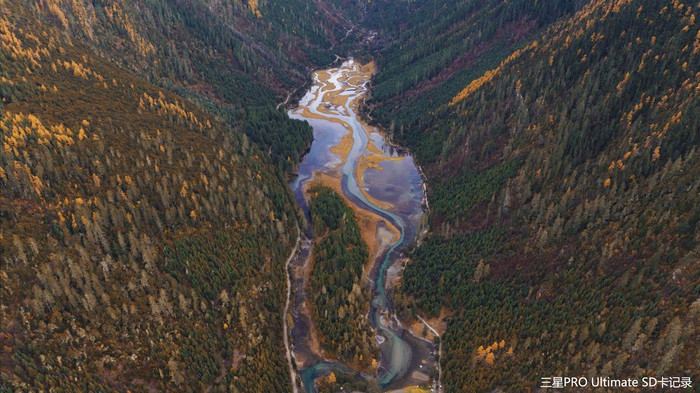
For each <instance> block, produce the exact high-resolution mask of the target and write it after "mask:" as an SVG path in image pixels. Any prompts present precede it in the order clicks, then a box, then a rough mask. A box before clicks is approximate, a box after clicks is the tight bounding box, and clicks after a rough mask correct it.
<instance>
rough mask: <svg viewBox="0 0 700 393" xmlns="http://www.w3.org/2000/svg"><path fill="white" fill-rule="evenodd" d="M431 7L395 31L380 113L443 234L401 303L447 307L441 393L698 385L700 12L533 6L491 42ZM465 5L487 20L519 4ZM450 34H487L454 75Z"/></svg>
mask: <svg viewBox="0 0 700 393" xmlns="http://www.w3.org/2000/svg"><path fill="white" fill-rule="evenodd" d="M439 3H441V2H430V3H429V4H430V5H431V7H433V8H431V9H433V10H435V11H434V12H433V13H421V12H418V11H414V13H415V14H416V17H425V16H426V15H427V16H428V18H427V20H426V21H425V22H424V23H422V24H419V25H412V24H411V23H407V25H408V26H406V27H405V29H404V30H403V31H401V30H400V29H399V31H397V32H395V34H396V39H397V42H396V43H395V44H394V45H393V46H390V47H389V48H388V49H387V50H386V52H385V53H384V54H383V56H384V57H383V58H382V59H381V60H380V64H381V65H382V68H381V70H380V72H379V74H378V75H377V78H376V80H375V85H376V90H375V94H374V99H373V103H372V104H373V105H374V108H373V109H374V110H373V112H371V114H372V115H374V116H376V118H377V119H379V120H380V121H381V122H383V123H384V124H385V125H386V126H387V127H390V129H391V130H393V134H394V137H395V139H397V140H398V141H400V142H402V143H404V144H406V145H408V146H409V147H410V148H411V149H412V150H413V151H414V152H415V154H416V155H417V157H418V159H419V161H420V162H421V164H422V165H423V168H424V169H425V172H426V175H427V177H428V185H429V199H430V201H431V226H432V233H431V235H430V236H429V237H428V238H427V239H426V240H425V242H424V243H423V244H422V245H421V246H420V247H418V248H417V249H416V250H415V251H414V252H413V255H412V262H411V263H410V264H409V265H408V267H407V269H406V271H405V275H404V280H403V283H402V290H401V292H402V295H400V296H399V298H400V299H399V303H400V304H401V306H400V308H402V313H403V315H404V317H405V318H410V316H411V315H412V314H413V313H418V314H420V315H424V316H425V315H428V316H437V315H438V314H439V312H440V311H441V310H443V311H447V314H451V317H449V318H448V323H447V331H446V332H445V334H444V335H443V344H444V349H445V353H444V355H443V357H442V365H443V367H444V383H445V385H446V388H447V391H449V392H483V391H493V390H494V389H496V388H501V389H503V390H505V391H512V392H521V391H525V390H526V389H528V388H535V387H537V386H539V384H540V377H546V376H567V375H582V376H616V377H627V376H629V377H641V376H656V377H661V376H694V377H695V379H697V377H698V374H697V362H698V356H699V354H698V349H699V348H700V343H699V342H698V335H697V326H698V318H699V317H700V314H699V313H700V302H698V296H699V294H700V270H699V269H700V264H698V260H699V259H700V249H699V248H698V247H699V241H700V238H699V237H698V233H700V231H699V230H698V229H699V228H698V227H697V223H698V221H700V206H699V205H698V203H699V201H700V198H698V196H699V194H698V193H699V192H700V182H699V180H698V179H699V177H698V173H700V161H698V155H697V151H696V149H697V145H698V144H699V143H700V124H699V121H700V102H699V97H700V62H699V58H698V55H699V52H700V33H699V31H698V22H697V21H696V16H697V14H698V12H699V11H700V9H699V8H698V7H699V6H698V5H697V4H694V3H692V2H687V4H686V3H684V2H681V1H677V0H676V1H655V2H647V1H631V0H622V1H592V2H590V3H588V4H585V5H584V4H583V3H584V2H578V3H570V2H569V3H570V4H577V8H580V10H579V11H577V12H575V13H573V14H570V13H569V11H571V8H570V7H564V8H561V6H562V4H563V3H562V2H557V1H551V2H547V1H545V2H532V3H533V7H535V8H537V7H539V10H537V11H536V12H535V13H534V14H532V13H531V11H532V10H531V9H530V7H520V8H518V6H516V8H515V9H513V10H512V13H510V14H508V13H506V14H502V18H500V17H499V19H496V20H498V21H503V22H502V23H501V26H502V28H499V27H498V25H495V26H492V25H489V26H492V27H491V28H490V30H489V31H491V33H489V34H490V37H491V38H488V37H489V34H486V32H487V30H484V29H483V28H476V27H475V29H476V30H475V29H471V28H470V25H469V23H470V21H472V19H470V18H466V19H464V18H462V17H459V16H456V18H458V19H459V22H457V21H452V20H451V19H450V16H449V15H452V14H453V13H456V11H454V10H453V9H452V8H449V7H447V3H444V7H442V6H440V4H439ZM464 3H465V4H467V5H470V6H471V8H469V11H464V12H465V13H466V14H467V15H472V16H473V17H474V18H476V19H474V23H477V22H482V21H483V20H482V19H480V18H478V17H476V16H475V15H477V14H476V13H482V14H483V15H501V14H499V12H500V11H505V10H506V9H508V8H507V7H508V6H509V5H512V4H513V3H518V2H510V1H509V2H500V3H501V4H502V5H501V6H493V7H489V6H488V5H486V6H485V7H484V8H483V9H480V8H479V9H475V8H474V7H477V6H476V5H475V4H476V2H473V3H474V4H472V2H464ZM528 3H530V2H528ZM410 6H412V7H420V6H418V5H415V4H414V3H411V4H410ZM550 6H551V7H550ZM579 6H580V7H579ZM423 7H425V5H423ZM456 9H457V10H461V8H460V7H457V8H456ZM499 10H500V11H499ZM397 12H400V11H397ZM460 12H461V11H460ZM460 15H464V13H462V14H460ZM533 15H537V17H536V18H535V17H534V16H533ZM550 16H551V17H550ZM542 18H544V19H542ZM488 20H489V21H493V20H494V19H492V18H491V19H488ZM443 21H447V22H445V23H446V24H447V25H442V24H441V23H442V22H443ZM507 21H520V22H517V23H515V22H514V23H515V24H512V23H510V24H509V23H507ZM550 22H551V25H550V26H549V27H547V24H548V23H550ZM484 23H486V22H484ZM465 24H466V25H465ZM414 26H426V27H425V29H423V30H422V31H421V33H419V34H411V32H412V31H414V29H415V27H414ZM475 26H477V25H475ZM523 26H530V27H528V28H527V29H525V30H527V33H525V32H524V31H523V32H521V30H523V29H524V27H523ZM419 29H421V28H420V27H419ZM430 29H434V31H436V32H438V33H439V34H437V35H436V34H434V33H432V32H431V30H430ZM499 29H500V30H499ZM499 31H500V33H499ZM448 33H449V34H448ZM521 33H525V34H521ZM460 34H461V35H460ZM499 34H500V36H499ZM436 36H439V37H441V38H439V39H435V37H436ZM452 36H454V37H458V38H455V40H454V42H455V45H457V43H458V42H462V43H463V42H467V43H469V42H473V43H475V44H465V45H472V47H473V48H474V49H472V50H471V52H469V51H467V52H463V51H462V49H460V51H462V52H460V51H457V52H459V53H462V54H463V56H467V57H469V59H466V60H465V61H467V64H470V65H468V66H466V67H461V68H460V69H461V70H462V71H457V72H456V73H455V72H453V68H451V67H452V65H453V64H454V61H453V60H450V59H453V58H454V56H452V55H448V54H447V53H445V52H444V51H443V50H442V48H443V46H441V45H442V43H444V42H448V43H449V42H452V41H450V37H452ZM484 37H486V38H484ZM498 37H501V38H498ZM509 37H510V38H509ZM518 37H519V38H518ZM431 42H434V43H435V44H430V43H431ZM438 42H439V43H440V44H438ZM478 42H481V44H478ZM417 48H421V50H423V51H428V52H431V51H432V52H434V54H426V53H416V54H415V55H413V52H412V51H411V50H413V49H415V50H418V49H417ZM479 48H482V50H480V49H479ZM448 52H449V51H448ZM470 53H471V54H470ZM437 56H445V57H446V59H447V60H444V61H443V60H442V59H440V60H438V57H437ZM429 59H433V60H435V61H434V62H433V60H429ZM396 64H399V66H396ZM428 65H430V66H428ZM423 71H424V72H423ZM446 74H447V75H448V76H447V77H445V78H443V77H441V75H446ZM450 75H454V76H450ZM443 80H444V81H443ZM392 81H393V82H392ZM457 81H461V82H462V83H459V84H458V83H457ZM458 85H459V87H457V86H458Z"/></svg>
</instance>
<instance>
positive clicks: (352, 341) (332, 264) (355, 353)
mask: <svg viewBox="0 0 700 393" xmlns="http://www.w3.org/2000/svg"><path fill="white" fill-rule="evenodd" d="M309 195H311V201H310V203H309V210H310V213H311V220H312V222H313V224H312V225H313V230H314V235H315V236H316V238H317V239H318V240H317V241H316V245H315V246H314V254H313V270H312V271H311V275H310V287H311V293H313V294H314V297H313V303H312V310H313V320H314V322H315V324H316V326H317V328H318V331H319V333H320V336H321V337H320V341H321V345H323V346H324V348H326V349H327V350H328V351H330V353H332V354H333V355H334V356H337V357H338V358H339V359H341V360H343V361H346V362H350V363H351V364H354V365H358V366H359V367H361V368H366V367H368V366H369V365H370V364H371V362H372V359H374V358H375V357H376V347H375V346H374V345H373V340H372V337H373V334H372V331H371V330H370V327H369V321H368V319H367V313H368V312H369V298H370V294H369V293H368V291H367V290H366V288H363V284H362V282H361V278H362V270H363V268H364V266H365V264H366V263H367V262H368V258H369V254H368V251H367V245H366V244H365V243H364V241H363V240H362V238H361V237H360V229H359V227H358V226H357V223H356V222H355V217H354V214H353V212H352V210H351V209H350V208H349V207H348V206H347V205H346V204H345V202H344V201H343V199H342V198H341V197H340V196H339V195H338V194H336V193H335V191H333V190H332V189H330V188H325V187H315V188H312V189H310V190H309Z"/></svg>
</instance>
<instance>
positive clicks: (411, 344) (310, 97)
mask: <svg viewBox="0 0 700 393" xmlns="http://www.w3.org/2000/svg"><path fill="white" fill-rule="evenodd" d="M355 66H356V64H355V63H354V62H352V61H349V62H346V63H344V64H343V66H342V67H341V68H338V69H331V70H329V72H330V74H331V78H330V80H329V82H331V83H333V84H334V85H335V90H338V89H341V88H344V87H348V86H352V88H351V89H347V90H346V92H345V93H343V95H348V96H350V99H349V100H348V102H347V103H346V104H345V105H343V106H341V107H332V106H329V105H326V106H325V108H326V110H327V111H329V112H332V113H333V114H328V113H325V112H321V111H318V110H317V109H316V108H317V107H319V105H321V104H324V105H325V104H327V103H326V102H325V101H324V98H325V94H324V93H325V92H323V91H321V90H320V87H319V85H318V83H317V84H315V85H314V86H313V87H312V88H311V89H310V90H309V92H308V93H307V94H306V95H305V96H304V98H302V100H301V101H300V105H299V106H300V107H305V108H307V109H308V110H309V111H311V112H312V113H314V114H316V115H320V116H323V117H324V118H327V119H330V118H333V119H337V120H341V121H344V122H346V123H347V124H349V125H350V130H349V131H350V132H352V135H353V145H352V148H351V149H350V152H349V154H348V157H347V160H346V161H345V162H344V163H343V164H342V166H339V164H340V161H341V160H339V158H338V157H337V156H336V155H335V154H333V153H331V152H330V148H331V147H332V146H334V145H336V144H337V143H338V142H339V141H340V140H341V138H342V136H343V135H344V134H345V133H347V132H348V130H347V129H346V128H345V127H343V126H341V125H339V124H337V123H334V122H332V121H329V120H319V119H310V118H307V117H305V116H303V114H302V112H301V111H300V110H296V111H291V112H290V116H291V117H293V118H297V119H303V120H307V121H309V123H310V124H311V125H312V127H313V129H314V142H313V144H312V146H311V150H310V151H309V152H308V153H307V155H306V156H305V157H304V160H303V161H302V163H301V164H300V167H299V170H298V178H297V179H296V181H295V182H294V183H293V184H292V189H293V191H294V193H295V196H296V198H297V201H298V202H299V203H300V205H301V206H302V208H304V209H306V204H305V201H304V197H303V186H304V184H305V183H306V182H307V181H308V180H310V179H311V178H312V177H313V173H314V172H316V171H325V172H329V173H336V174H340V175H341V188H342V192H343V194H344V195H345V196H346V197H347V198H348V199H349V200H350V202H351V203H353V204H355V205H356V206H358V207H359V208H361V209H365V210H368V211H371V212H374V213H375V214H377V215H379V216H381V217H382V218H384V219H385V220H387V221H388V222H390V223H392V224H393V225H394V226H395V227H396V228H397V229H399V231H400V238H399V239H398V240H397V241H396V242H394V243H393V244H391V245H390V246H389V248H388V249H387V250H386V251H385V252H384V253H383V254H382V255H381V256H380V263H379V265H378V267H376V268H375V271H376V276H375V277H373V278H374V279H375V284H374V292H373V298H372V302H371V307H370V322H371V324H372V326H373V327H374V328H375V329H377V334H378V335H380V336H382V337H383V339H384V340H383V343H382V344H381V345H380V350H381V358H380V363H379V364H380V368H379V372H378V375H376V376H371V377H375V378H377V380H378V382H379V384H380V386H382V387H389V386H392V385H395V384H396V383H398V382H399V380H400V379H407V378H410V372H411V371H414V369H417V367H418V363H419V362H418V360H419V359H418V357H422V358H425V357H426V356H427V354H429V353H430V352H431V351H432V345H431V344H430V343H427V342H425V341H422V340H420V339H417V338H415V337H412V336H410V335H408V334H407V332H406V331H405V330H404V329H401V328H400V327H397V323H395V322H396V321H394V320H391V317H390V315H389V314H391V313H392V312H393V309H392V305H391V302H390V299H389V298H388V297H387V293H386V288H385V287H386V285H385V280H386V272H387V269H388V268H389V267H390V266H391V265H392V263H393V262H394V261H395V260H396V258H397V257H398V256H399V255H400V253H401V250H402V249H404V248H405V247H406V246H407V245H408V243H410V242H411V241H413V240H414V239H415V236H416V232H417V227H418V225H419V223H420V220H421V217H422V213H423V212H422V201H423V187H422V178H421V176H420V173H419V171H418V169H417V168H416V166H415V164H414V161H413V159H412V158H411V157H410V156H405V157H404V158H403V159H400V160H392V161H382V162H381V164H380V166H381V168H382V170H377V169H368V170H366V171H365V174H364V184H365V187H364V190H365V192H367V193H368V194H369V195H370V196H372V198H374V199H377V200H381V201H385V202H389V203H391V204H392V206H393V208H392V210H387V209H383V208H381V207H379V206H377V205H375V204H373V203H372V202H371V201H370V200H368V199H367V198H366V197H365V195H364V194H363V192H362V190H360V187H359V185H358V180H357V179H356V178H355V173H356V172H355V169H356V167H357V165H358V162H359V160H360V158H362V156H363V155H364V154H368V151H367V150H366V149H367V146H368V143H369V142H370V139H371V142H372V143H373V144H374V146H376V147H377V148H379V149H380V150H382V151H384V152H385V155H386V156H387V157H396V156H397V155H398V153H397V152H395V151H394V149H393V148H392V147H391V146H389V145H387V144H386V143H385V141H384V137H383V136H381V135H380V134H378V133H371V134H370V135H369V136H368V134H367V132H366V131H365V129H364V128H363V127H364V126H363V124H361V123H360V121H359V120H358V117H357V115H356V114H355V112H354V111H353V109H352V108H351V103H352V102H353V100H354V99H356V98H358V97H360V96H362V95H363V94H364V93H365V92H366V82H365V83H363V84H362V85H354V86H353V85H349V84H348V83H347V82H341V81H340V79H342V78H343V76H344V75H346V74H347V73H348V72H351V71H350V70H351V69H352V67H355ZM317 82H318V81H317ZM293 336H294V333H293ZM421 367H422V366H421ZM331 371H335V372H336V373H344V374H350V375H354V376H356V377H362V378H369V377H370V376H362V375H359V374H358V373H356V372H354V371H353V370H351V369H350V368H349V367H347V366H345V365H343V364H341V363H339V362H326V361H317V362H316V363H314V364H313V365H311V366H309V367H306V368H304V369H302V370H300V376H301V380H302V382H303V384H304V388H305V390H306V391H307V392H309V393H313V392H314V391H315V388H314V380H315V379H316V378H318V377H320V376H326V375H328V374H330V372H331ZM421 371H422V370H421Z"/></svg>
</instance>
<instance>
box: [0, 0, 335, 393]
mask: <svg viewBox="0 0 700 393" xmlns="http://www.w3.org/2000/svg"><path fill="white" fill-rule="evenodd" d="M253 5H255V7H253ZM319 5H322V4H321V3H317V2H312V1H308V2H304V1H302V2H299V4H298V7H290V6H289V4H287V3H285V2H276V1H272V0H271V1H269V2H262V3H260V4H258V3H257V2H255V3H251V4H239V3H236V2H211V3H209V2H199V1H186V2H185V1H182V2H180V1H175V2H155V1H153V2H151V1H143V2H140V1H139V2H131V1H129V2H126V1H124V2H122V1H115V2H81V1H72V2H69V1H36V2H35V1H22V0H0V11H1V12H0V97H1V99H0V131H1V132H0V299H1V301H0V304H1V308H0V345H1V350H0V391H2V392H9V391H18V390H19V391H40V390H43V391H49V390H51V391H63V392H79V391H83V392H101V391H131V392H145V391H154V390H157V391H164V390H169V391H242V392H261V391H275V392H282V391H291V386H290V385H289V382H288V381H289V376H288V371H287V369H286V367H287V365H286V362H285V359H284V352H283V351H284V348H283V345H282V337H281V334H282V333H281V332H282V328H281V324H282V305H283V304H284V290H285V279H284V265H283V263H284V260H285V259H286V257H287V254H288V253H289V252H290V251H291V249H292V246H293V243H294V240H295V238H296V231H295V230H294V228H295V224H294V222H295V219H296V217H295V216H296V207H295V206H294V202H293V198H291V196H290V194H289V191H288V187H287V185H286V179H285V177H284V174H283V171H284V170H285V169H288V168H291V167H292V166H293V165H294V163H295V160H296V159H297V158H298V157H299V155H300V154H301V152H302V151H303V150H304V149H305V148H306V147H307V146H308V144H309V143H310V137H311V133H310V129H309V128H308V126H307V125H305V124H303V123H301V122H297V121H290V120H289V119H288V118H287V116H286V115H285V114H284V112H283V111H276V110H275V103H276V102H278V101H279V100H281V98H282V94H278V93H276V92H275V90H278V91H280V92H281V91H282V89H283V88H287V89H289V88H290V87H291V86H293V85H295V84H296V83H302V82H303V79H304V78H305V71H304V69H305V67H312V66H313V65H314V64H316V63H317V62H323V61H326V59H328V58H329V54H330V52H328V51H326V50H324V48H328V47H329V46H330V45H332V42H331V41H333V40H334V39H335V38H334V37H336V33H337V34H338V35H339V34H340V33H343V35H344V33H345V29H344V28H343V26H342V25H339V24H335V23H333V22H332V21H331V22H328V24H325V23H326V21H327V20H328V19H326V18H321V17H319V13H321V14H323V15H326V14H327V13H329V12H330V13H331V14H333V13H334V12H335V11H333V12H331V11H330V8H329V9H327V10H324V9H321V8H315V7H317V6H319ZM273 6H274V7H273ZM323 6H324V7H331V5H329V4H323ZM299 7H300V8H299ZM304 7H305V8H304ZM287 21H288V22H287ZM330 26H334V27H333V29H335V30H329V29H331V27H330ZM212 29H213V30H212ZM229 30H230V32H231V33H227V31H229ZM261 37H267V41H262V38H261ZM289 37H291V38H289ZM287 38H289V39H287ZM284 42H291V43H296V42H305V43H309V44H308V45H303V46H302V45H297V46H294V47H286V46H278V44H279V43H284ZM300 47H306V48H309V49H308V50H307V51H306V52H304V53H298V54H297V55H296V56H291V55H290V56H288V54H289V53H292V52H294V51H297V50H299V48H300ZM330 60H332V57H330ZM273 86H274V89H273ZM254 131H255V132H256V134H255V135H254V138H249V137H248V136H247V135H246V134H250V135H253V132H254ZM285 138H292V139H285Z"/></svg>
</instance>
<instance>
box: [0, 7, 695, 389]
mask: <svg viewBox="0 0 700 393" xmlns="http://www.w3.org/2000/svg"><path fill="white" fill-rule="evenodd" d="M699 12H700V4H698V3H697V2H693V1H689V0H659V1H643V0H539V1H528V0H508V1H501V0H481V1H479V0H450V1H448V0H426V1H396V0H371V1H367V2H365V1H355V0H328V1H322V0H298V1H294V2H289V1H285V0H222V1H219V0H216V1H214V0H173V1H156V0H136V1H126V0H114V1H102V0H101V1H87V0H0V346H1V350H0V392H11V391H12V392H15V391H56V392H107V391H131V392H150V391H184V392H199V391H207V392H224V391H237V392H273V391H274V392H291V391H292V386H291V384H290V383H289V374H288V369H287V364H286V359H285V356H284V352H283V348H284V347H283V344H282V341H283V339H282V331H283V329H282V324H283V318H284V317H283V315H282V313H283V311H282V309H283V304H284V293H285V285H286V281H285V271H284V261H285V260H286V258H287V257H288V255H289V253H290V252H291V251H292V249H293V247H294V242H295V239H296V237H297V232H296V230H295V228H297V225H298V223H299V221H300V220H302V217H301V216H302V215H301V214H300V213H299V209H298V207H297V206H296V205H295V203H294V198H293V197H292V195H291V193H290V191H289V187H288V180H289V176H290V175H291V174H292V173H293V170H294V168H295V166H296V165H297V164H298V162H299V160H300V159H301V157H302V156H303V154H304V152H305V151H306V150H307V149H308V148H309V146H310V143H311V140H312V132H311V128H310V127H309V125H308V124H307V123H303V122H300V121H296V120H290V119H289V118H288V116H287V114H286V112H285V109H284V107H283V106H282V107H280V106H279V105H278V104H280V103H282V102H285V100H286V99H287V98H288V95H289V97H291V98H290V100H291V101H293V100H294V95H295V93H296V94H298V93H300V92H302V91H303V90H304V86H305V84H308V82H309V75H310V74H309V72H310V71H311V70H312V69H316V68H319V67H323V66H325V65H327V64H329V63H331V62H333V61H334V60H335V59H336V56H335V55H336V54H338V55H341V56H344V55H348V54H350V53H355V54H360V55H361V56H363V57H372V58H374V59H375V60H376V63H377V69H378V72H377V74H376V75H375V76H374V77H373V80H372V83H371V85H372V86H371V97H369V98H368V100H367V102H366V105H364V106H363V108H361V109H362V110H363V111H364V114H365V115H366V118H367V119H368V121H373V122H375V123H376V124H378V125H381V126H382V127H383V128H384V129H385V130H386V131H387V133H388V134H389V135H390V137H391V138H392V139H393V140H394V141H395V142H397V143H399V144H401V145H403V146H405V147H407V148H408V149H410V150H411V152H412V153H413V154H414V156H415V158H416V160H417V161H418V162H419V163H420V165H421V167H422V168H423V170H424V172H425V175H426V178H427V187H428V200H429V202H430V207H431V209H430V212H429V213H430V214H429V223H430V230H429V233H428V234H427V236H426V237H425V238H424V239H422V241H421V242H419V244H417V245H416V247H413V248H412V250H411V251H410V253H409V255H408V256H409V259H410V261H409V262H408V264H407V266H406V269H405V271H404V273H403V276H402V279H401V282H400V286H399V287H398V288H396V289H395V290H394V291H393V293H394V294H395V304H396V308H397V311H398V315H399V317H400V318H401V319H402V321H406V322H410V321H411V320H413V319H414V318H415V316H416V315H421V316H423V317H426V318H439V317H443V318H444V321H442V322H444V324H445V325H444V332H443V333H442V335H441V342H442V344H443V354H442V356H441V357H440V359H439V361H440V364H441V366H442V371H443V373H442V378H443V379H442V381H443V384H444V386H445V391H446V392H460V393H467V392H494V391H506V392H522V391H527V390H531V389H536V388H537V387H538V386H539V382H540V377H544V376H559V375H581V376H589V377H596V376H617V377H642V376H651V377H662V376H689V377H692V378H693V383H694V384H697V382H699V381H698V377H700V375H698V356H700V355H699V351H698V349H699V348H700V342H699V339H698V337H700V336H699V335H698V326H700V300H698V299H700V264H699V263H698V261H699V260H700V235H699V233H700V228H699V227H698V222H700V205H699V204H700V197H699V196H700V176H698V174H700V156H699V155H698V152H697V146H698V144H700V102H699V97H700V59H699V55H700V22H699V21H698V20H697V16H698V13H699ZM311 192H312V193H313V198H312V200H311V204H310V212H311V218H312V223H311V225H312V228H313V234H314V236H315V245H314V253H315V257H314V269H313V271H312V273H311V277H310V286H311V289H312V291H313V292H314V293H315V294H318V296H315V297H314V299H312V300H313V307H312V311H313V313H314V316H313V317H314V320H315V321H317V322H318V326H317V327H318V329H319V331H320V336H321V341H322V345H323V346H324V348H325V349H326V350H327V351H329V353H331V354H332V355H333V356H334V357H337V358H338V359H341V360H343V361H345V362H349V363H350V364H352V365H353V366H357V367H356V368H358V369H359V368H363V369H368V368H371V367H372V366H374V365H373V364H372V360H373V359H375V358H376V356H377V349H376V347H375V346H374V345H372V344H373V342H372V341H373V340H371V339H370V337H371V333H372V332H371V330H370V329H369V328H368V324H367V321H366V313H367V308H368V304H367V302H368V300H369V294H368V293H367V287H366V286H365V284H364V283H363V282H362V280H361V275H362V269H363V266H364V264H365V263H366V262H367V258H368V256H367V246H366V245H365V244H364V243H363V242H362V240H361V238H360V237H359V231H358V228H357V223H356V222H355V219H354V217H353V214H352V210H350V208H349V207H348V206H347V205H346V204H345V203H344V202H343V200H342V198H341V197H340V196H339V195H338V194H336V193H334V192H333V191H331V190H329V189H324V188H317V189H313V190H311ZM433 320H434V319H433ZM335 378H336V375H335V374H333V378H332V379H335ZM337 378H343V377H342V376H341V375H338V376H337ZM329 379H330V378H329ZM338 382H342V381H340V380H338ZM335 386H337V384H336V383H330V382H329V383H327V384H325V385H323V386H322V388H323V389H324V390H323V391H330V390H331V389H333V388H334V387H335Z"/></svg>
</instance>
